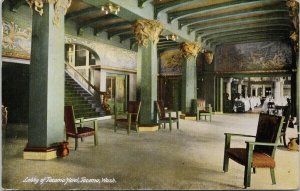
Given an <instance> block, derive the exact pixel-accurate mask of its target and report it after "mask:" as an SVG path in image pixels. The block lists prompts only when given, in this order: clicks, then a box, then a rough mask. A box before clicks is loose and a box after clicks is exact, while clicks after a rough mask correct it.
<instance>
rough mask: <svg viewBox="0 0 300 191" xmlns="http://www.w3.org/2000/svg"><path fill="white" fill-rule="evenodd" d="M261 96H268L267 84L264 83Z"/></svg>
mask: <svg viewBox="0 0 300 191" xmlns="http://www.w3.org/2000/svg"><path fill="white" fill-rule="evenodd" d="M261 91H262V92H261V96H262V97H266V86H265V85H262V90H261Z"/></svg>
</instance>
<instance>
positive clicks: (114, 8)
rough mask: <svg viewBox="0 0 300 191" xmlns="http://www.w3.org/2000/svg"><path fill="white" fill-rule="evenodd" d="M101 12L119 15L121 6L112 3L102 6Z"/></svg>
mask: <svg viewBox="0 0 300 191" xmlns="http://www.w3.org/2000/svg"><path fill="white" fill-rule="evenodd" d="M101 11H105V14H106V15H107V14H111V13H112V14H115V15H117V14H118V12H119V11H120V6H119V5H115V4H112V3H107V4H105V5H102V6H101Z"/></svg>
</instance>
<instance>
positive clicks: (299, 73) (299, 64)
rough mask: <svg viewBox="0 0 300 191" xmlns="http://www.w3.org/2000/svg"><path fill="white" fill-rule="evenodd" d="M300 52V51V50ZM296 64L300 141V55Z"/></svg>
mask: <svg viewBox="0 0 300 191" xmlns="http://www.w3.org/2000/svg"><path fill="white" fill-rule="evenodd" d="M298 51H299V50H298ZM296 64H297V86H296V91H297V94H296V99H297V104H296V113H297V127H298V139H300V134H299V132H300V127H299V126H300V122H299V120H300V111H299V110H300V108H299V106H300V71H299V70H300V62H299V53H297V56H296Z"/></svg>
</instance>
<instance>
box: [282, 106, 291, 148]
mask: <svg viewBox="0 0 300 191" xmlns="http://www.w3.org/2000/svg"><path fill="white" fill-rule="evenodd" d="M282 116H284V121H283V125H282V129H281V133H280V142H282V141H283V145H284V146H285V147H287V142H286V129H287V127H288V125H289V121H290V116H291V108H290V105H287V106H284V107H283V108H282ZM281 138H282V140H281Z"/></svg>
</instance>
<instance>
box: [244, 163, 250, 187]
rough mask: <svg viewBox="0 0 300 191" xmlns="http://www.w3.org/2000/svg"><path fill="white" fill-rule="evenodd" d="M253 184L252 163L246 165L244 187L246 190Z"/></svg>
mask: <svg viewBox="0 0 300 191" xmlns="http://www.w3.org/2000/svg"><path fill="white" fill-rule="evenodd" d="M250 182H251V163H248V164H246V165H245V172H244V186H245V188H247V187H250Z"/></svg>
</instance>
